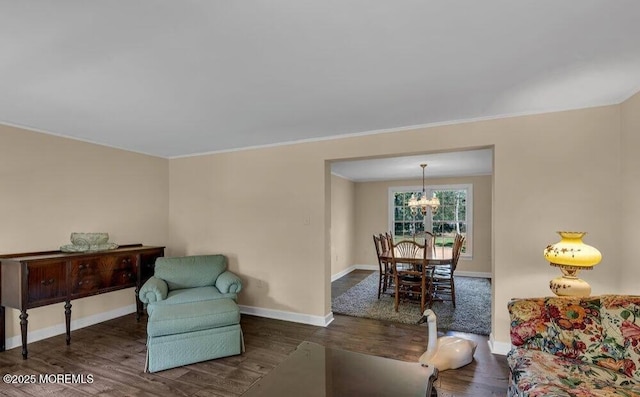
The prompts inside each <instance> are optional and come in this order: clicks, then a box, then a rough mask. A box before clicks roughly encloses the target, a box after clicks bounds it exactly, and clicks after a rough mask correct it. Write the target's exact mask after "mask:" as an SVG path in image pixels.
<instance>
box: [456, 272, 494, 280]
mask: <svg viewBox="0 0 640 397" xmlns="http://www.w3.org/2000/svg"><path fill="white" fill-rule="evenodd" d="M455 275H456V276H463V277H477V278H492V277H491V272H466V271H464V270H456V273H455Z"/></svg>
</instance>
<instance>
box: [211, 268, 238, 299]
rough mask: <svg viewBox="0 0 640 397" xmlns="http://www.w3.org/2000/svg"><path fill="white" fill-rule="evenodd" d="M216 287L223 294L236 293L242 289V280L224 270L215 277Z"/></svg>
mask: <svg viewBox="0 0 640 397" xmlns="http://www.w3.org/2000/svg"><path fill="white" fill-rule="evenodd" d="M216 288H218V290H219V291H220V292H221V293H223V294H228V293H236V294H237V293H238V292H240V291H241V290H242V280H241V279H240V277H238V276H237V275H235V274H234V273H231V272H230V271H228V270H226V271H224V272H223V273H222V274H220V275H219V276H218V278H217V279H216Z"/></svg>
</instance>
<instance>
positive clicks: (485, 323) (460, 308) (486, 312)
mask: <svg viewBox="0 0 640 397" xmlns="http://www.w3.org/2000/svg"><path fill="white" fill-rule="evenodd" d="M455 283H456V307H455V308H454V307H453V304H452V303H451V302H450V301H448V302H435V303H434V304H433V305H432V307H431V309H432V310H433V311H434V312H435V313H436V317H437V326H438V330H440V331H443V332H444V331H460V332H469V333H473V334H478V335H489V333H490V332H491V284H490V282H489V279H486V278H476V277H462V276H455ZM388 292H389V291H388ZM393 306H394V301H393V296H391V295H389V294H382V296H381V297H380V299H378V273H377V272H374V273H372V274H370V275H369V276H368V277H367V278H365V279H364V280H362V281H361V282H359V283H358V284H356V285H354V286H353V287H351V288H349V289H348V290H347V291H346V292H345V293H343V294H342V295H340V296H338V297H336V298H334V299H333V301H332V302H331V310H332V311H333V313H337V314H344V315H347V316H353V317H364V318H372V319H376V320H386V321H395V322H399V323H405V324H415V323H417V321H418V320H419V319H420V318H421V317H422V313H420V304H419V303H415V304H414V303H411V302H402V303H401V304H400V307H399V308H398V312H396V311H395V310H394V308H393Z"/></svg>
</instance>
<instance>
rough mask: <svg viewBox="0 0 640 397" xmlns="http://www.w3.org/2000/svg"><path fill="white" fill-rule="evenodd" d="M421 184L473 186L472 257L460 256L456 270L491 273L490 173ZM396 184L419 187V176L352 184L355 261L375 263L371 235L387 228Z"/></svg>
mask: <svg viewBox="0 0 640 397" xmlns="http://www.w3.org/2000/svg"><path fill="white" fill-rule="evenodd" d="M416 166H417V165H416ZM425 183H426V184H427V185H452V184H464V183H468V184H472V185H473V258H471V259H467V258H465V259H461V260H460V262H459V263H458V270H457V271H459V272H473V273H487V274H491V202H492V200H491V188H492V177H491V175H485V176H472V177H464V178H431V179H429V178H427V179H426V181H425ZM398 186H420V187H421V186H422V179H420V180H399V181H382V182H359V183H356V194H355V201H356V203H358V205H357V206H356V228H355V239H356V249H355V252H356V255H355V261H356V262H355V263H356V264H367V265H374V264H377V259H376V255H375V249H374V247H373V242H372V238H371V236H372V235H373V234H378V233H384V232H385V231H389V230H390V226H391V225H390V224H389V188H390V187H398Z"/></svg>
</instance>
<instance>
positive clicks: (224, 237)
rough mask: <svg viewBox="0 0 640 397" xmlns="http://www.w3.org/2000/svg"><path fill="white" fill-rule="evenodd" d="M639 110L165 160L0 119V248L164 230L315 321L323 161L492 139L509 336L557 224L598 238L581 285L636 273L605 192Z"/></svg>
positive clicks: (98, 303)
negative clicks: (512, 304)
mask: <svg viewBox="0 0 640 397" xmlns="http://www.w3.org/2000/svg"><path fill="white" fill-rule="evenodd" d="M638 108H639V106H638V99H637V96H636V97H634V98H633V99H632V100H631V101H629V102H628V103H626V104H624V105H623V106H607V107H600V108H591V109H584V110H577V111H568V112H558V113H550V114H543V115H534V116H523V117H513V118H506V119H499V120H488V121H481V122H473V123H464V124H457V125H449V126H439V127H434V128H423V129H417V130H413V131H404V132H396V133H386V134H378V135H369V136H360V137H352V138H344V139H338V140H327V141H320V142H313V143H301V144H294V145H287V146H278V147H268V148H262V149H252V150H243V151H237V152H230V153H220V154H211V155H203V156H196V157H187V158H179V159H173V160H170V161H167V160H162V159H157V158H153V157H149V156H143V155H139V154H134V153H128V152H124V151H119V150H115V149H108V148H104V147H101V146H96V145H90V144H86V143H82V142H76V141H71V140H65V139H62V138H57V137H52V136H47V135H41V134H36V133H31V132H26V131H21V130H17V129H15V128H10V127H1V128H2V129H1V130H0V165H1V167H0V173H1V174H0V189H1V191H0V200H2V206H0V211H1V212H0V219H1V220H2V228H0V252H2V253H9V252H19V251H25V250H34V249H36V250H40V249H55V248H57V247H58V246H60V245H62V244H64V243H66V241H67V239H68V235H69V233H70V232H72V231H80V230H84V231H97V230H106V231H108V232H110V233H111V235H112V240H113V241H115V242H117V243H129V242H142V243H145V244H164V243H165V242H168V248H169V249H168V250H167V252H168V254H169V255H180V254H196V253H211V252H220V253H225V254H227V255H228V256H229V258H230V267H231V270H234V271H236V272H238V274H240V275H241V277H242V278H243V279H244V280H245V282H246V284H245V285H246V289H245V291H243V293H242V294H241V295H240V298H239V299H240V303H241V304H243V305H246V306H253V307H257V308H262V309H266V310H281V311H284V312H291V313H300V314H302V315H305V316H308V318H324V317H325V316H327V315H328V314H329V313H330V299H331V293H330V276H331V243H332V241H331V240H332V234H331V233H330V226H331V217H330V215H331V194H330V193H331V188H330V186H331V177H330V174H329V167H328V162H330V161H332V160H345V159H351V158H363V157H374V156H396V155H407V154H417V153H425V152H439V151H450V150H460V149H465V148H469V149H472V148H480V147H493V148H494V176H493V195H492V196H493V206H492V210H491V213H492V226H493V227H492V233H493V235H492V238H491V241H492V251H493V255H492V258H493V264H492V270H493V274H494V282H493V295H494V296H493V298H494V299H493V306H492V308H491V312H492V318H493V325H492V328H493V338H494V340H495V341H497V342H503V343H508V340H509V335H508V329H509V321H508V315H507V312H506V303H507V302H508V300H509V299H510V298H512V297H515V296H540V295H549V293H550V292H549V290H548V281H549V279H551V278H553V277H555V276H556V275H557V274H558V271H557V269H554V268H551V267H550V266H548V264H547V263H545V262H544V259H543V258H542V250H543V248H544V247H545V246H546V245H547V244H548V243H550V242H554V241H556V240H557V236H556V235H555V231H556V230H562V229H573V230H585V231H588V232H589V235H588V236H587V238H586V241H587V242H588V243H590V244H592V245H594V246H596V247H597V248H599V249H600V250H601V251H602V253H603V260H602V263H601V264H600V265H599V266H597V267H596V268H595V269H594V270H593V271H591V272H585V274H584V278H585V279H586V280H587V281H589V282H590V283H591V285H592V287H593V293H594V294H600V293H607V292H618V291H621V290H622V289H623V288H625V289H629V290H631V288H632V286H631V285H630V283H631V282H630V281H626V280H627V279H629V277H626V275H627V274H628V275H635V276H637V275H638V270H637V266H633V265H632V259H634V258H633V256H632V252H631V251H630V250H631V248H628V249H626V250H624V249H622V247H623V246H624V245H623V240H622V239H621V238H620V231H621V230H623V231H624V230H626V231H632V230H633V229H632V227H633V226H634V225H635V222H636V221H637V219H638V218H637V210H635V209H633V210H634V211H635V212H628V213H626V214H625V216H622V212H621V209H620V208H621V205H620V204H626V208H627V210H629V209H630V208H632V207H634V204H635V203H634V202H633V199H632V198H629V199H621V198H620V196H621V195H622V193H623V189H621V188H620V186H621V182H623V181H624V182H625V183H626V185H628V186H629V188H628V190H626V191H627V192H630V193H635V195H637V194H638V190H640V189H639V188H638V182H637V174H635V173H636V172H637V169H638V167H637V165H638V163H637V162H636V160H632V157H633V156H636V152H637V149H639V143H640V142H638V138H637V130H638V120H637V113H638ZM634 113H635V114H634ZM621 125H622V127H621ZM621 158H622V160H621ZM167 163H168V171H167ZM621 169H622V170H623V172H622V173H621ZM167 175H168V178H167ZM626 185H625V186H626ZM167 191H168V194H167ZM474 193H475V192H474ZM635 195H634V196H635ZM96 207H99V208H100V210H99V211H95V208H96ZM167 213H168V220H167ZM629 214H630V215H631V216H630V215H629ZM356 217H357V214H356ZM167 222H168V224H167ZM167 234H168V240H167ZM356 245H358V243H357V242H356ZM629 246H633V244H630V245H629ZM623 271H624V272H626V273H627V274H625V276H621V272H623ZM636 278H637V277H636ZM633 279H635V278H633ZM130 296H131V295H130V294H128V293H127V294H125V293H123V294H120V293H116V294H110V295H108V297H107V296H98V297H93V298H87V300H86V302H90V304H85V303H83V302H81V301H78V302H76V303H75V304H74V315H77V314H80V315H85V314H86V315H89V314H91V313H96V312H100V311H107V310H110V308H112V307H118V306H122V305H128V304H130V302H131V301H130V300H129V299H130ZM62 312H63V311H62V310H61V308H59V307H47V308H41V309H35V310H33V311H32V313H31V315H30V318H29V319H30V327H36V328H37V327H45V326H47V325H49V324H53V323H61V322H62V318H63V315H62ZM9 317H10V320H9V329H8V333H9V336H11V335H16V334H17V324H15V322H13V319H14V318H15V317H16V314H15V313H11V312H10V315H9ZM32 329H33V328H32Z"/></svg>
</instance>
